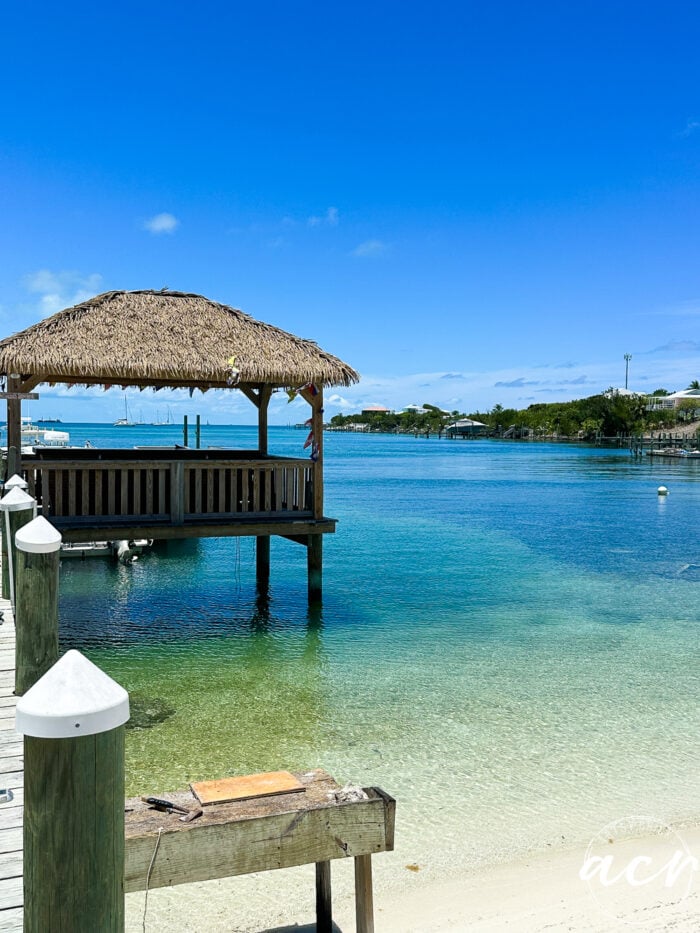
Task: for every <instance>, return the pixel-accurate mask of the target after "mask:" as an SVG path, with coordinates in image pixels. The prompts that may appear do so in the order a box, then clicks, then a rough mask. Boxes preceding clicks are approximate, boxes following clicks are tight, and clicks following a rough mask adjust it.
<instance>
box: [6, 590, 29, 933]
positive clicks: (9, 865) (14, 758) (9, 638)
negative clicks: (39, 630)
mask: <svg viewBox="0 0 700 933" xmlns="http://www.w3.org/2000/svg"><path fill="white" fill-rule="evenodd" d="M0 612H2V614H3V620H2V624H0V789H4V788H8V789H9V790H11V791H12V794H13V799H12V800H11V801H10V802H9V803H0V933H10V931H21V930H22V804H23V793H24V770H23V768H24V758H23V745H22V739H21V738H20V736H18V735H17V733H16V732H15V703H16V699H15V696H14V694H13V692H12V691H13V690H14V687H15V623H14V619H13V617H12V610H11V609H10V603H9V600H7V599H0Z"/></svg>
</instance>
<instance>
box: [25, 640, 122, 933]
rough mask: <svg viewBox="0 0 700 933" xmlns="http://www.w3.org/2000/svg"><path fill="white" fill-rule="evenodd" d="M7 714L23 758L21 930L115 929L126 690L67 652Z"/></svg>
mask: <svg viewBox="0 0 700 933" xmlns="http://www.w3.org/2000/svg"><path fill="white" fill-rule="evenodd" d="M47 709H49V710H51V711H52V712H53V713H57V715H47V714H46V711H47ZM16 715H17V730H18V731H19V732H22V733H24V759H25V783H24V933H45V931H47V930H66V931H68V930H70V931H71V933H95V931H96V930H100V931H101V933H123V931H124V723H125V722H126V720H127V719H128V717H129V700H128V694H127V693H126V691H125V690H124V689H123V688H122V687H120V686H119V685H118V684H116V683H114V681H113V680H111V679H110V678H109V677H107V675H106V674H104V673H103V672H102V671H101V670H100V669H99V668H97V667H95V665H94V664H92V663H91V662H90V661H88V660H87V659H86V658H84V657H83V656H82V655H81V654H80V653H79V652H77V651H69V652H68V653H67V654H65V655H64V656H63V657H62V658H61V659H60V661H57V662H56V664H55V665H54V666H53V667H52V668H51V669H50V670H49V671H48V672H47V673H46V674H45V675H44V677H42V678H41V680H39V681H37V683H36V684H35V685H34V686H33V687H32V688H31V689H30V690H29V691H28V692H27V693H26V694H25V695H24V696H23V697H22V698H21V699H20V700H19V701H18V703H17V714H16Z"/></svg>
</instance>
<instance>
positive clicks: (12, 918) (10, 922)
mask: <svg viewBox="0 0 700 933" xmlns="http://www.w3.org/2000/svg"><path fill="white" fill-rule="evenodd" d="M23 913H24V912H23V910H22V908H21V907H10V908H5V909H4V910H2V911H0V933H22V917H23Z"/></svg>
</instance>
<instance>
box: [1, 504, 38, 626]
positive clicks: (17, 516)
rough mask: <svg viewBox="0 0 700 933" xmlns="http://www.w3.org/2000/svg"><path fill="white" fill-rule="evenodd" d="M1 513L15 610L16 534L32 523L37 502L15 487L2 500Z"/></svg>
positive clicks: (11, 597)
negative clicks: (28, 523)
mask: <svg viewBox="0 0 700 933" xmlns="http://www.w3.org/2000/svg"><path fill="white" fill-rule="evenodd" d="M0 511H2V513H3V520H4V521H3V524H4V526H5V539H6V541H7V565H8V575H9V585H10V594H9V595H10V602H11V603H12V609H13V611H14V608H15V604H16V603H15V586H16V577H17V572H16V565H17V555H16V547H15V534H16V533H17V532H18V531H19V529H20V528H21V527H22V526H23V525H26V524H27V522H30V521H31V520H32V519H33V518H34V516H35V515H36V501H35V500H34V499H32V497H31V496H30V495H29V494H28V493H26V492H24V490H23V489H21V488H20V487H19V486H15V488H14V489H11V490H10V491H9V492H8V493H5V495H4V496H3V497H2V499H0Z"/></svg>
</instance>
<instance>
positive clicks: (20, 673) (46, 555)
mask: <svg viewBox="0 0 700 933" xmlns="http://www.w3.org/2000/svg"><path fill="white" fill-rule="evenodd" d="M15 545H16V552H15V555H16V560H17V573H16V579H17V591H16V596H15V603H16V606H15V628H16V632H17V636H16V637H17V640H16V647H15V657H16V665H15V666H16V670H17V673H16V676H15V693H16V694H17V696H22V694H23V693H26V692H27V690H29V688H30V687H32V686H33V685H34V684H35V683H36V682H37V680H39V678H40V677H43V675H44V674H45V673H46V672H47V671H48V669H49V668H50V667H52V666H53V665H54V664H55V663H56V661H57V660H58V562H59V551H60V548H61V535H60V533H59V532H58V531H57V530H56V529H55V528H54V527H53V525H52V524H51V523H50V522H48V521H47V520H46V519H45V518H44V517H43V516H39V517H38V518H35V519H34V520H33V521H31V522H29V523H28V524H26V525H24V527H22V528H20V530H19V531H18V532H17V534H16V535H15Z"/></svg>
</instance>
